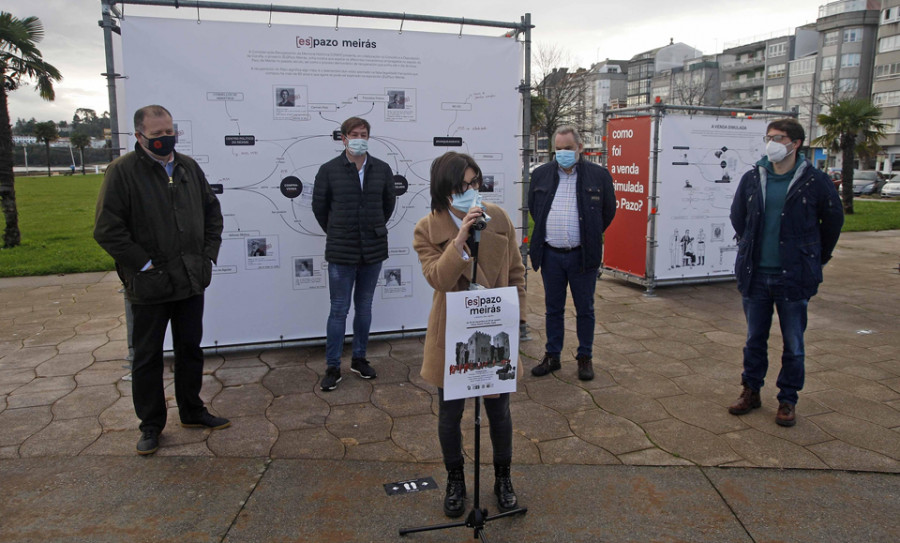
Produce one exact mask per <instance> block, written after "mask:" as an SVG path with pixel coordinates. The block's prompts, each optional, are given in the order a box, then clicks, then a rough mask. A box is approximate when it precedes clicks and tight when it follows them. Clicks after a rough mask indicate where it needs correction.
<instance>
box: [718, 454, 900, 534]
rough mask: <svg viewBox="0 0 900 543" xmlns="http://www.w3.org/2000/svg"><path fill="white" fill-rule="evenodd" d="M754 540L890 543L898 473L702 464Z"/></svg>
mask: <svg viewBox="0 0 900 543" xmlns="http://www.w3.org/2000/svg"><path fill="white" fill-rule="evenodd" d="M703 471H704V473H705V474H706V475H707V477H709V480H710V481H711V482H712V484H713V485H715V487H716V488H717V489H718V491H719V492H720V493H721V495H722V498H723V499H724V500H725V501H726V502H728V504H729V506H730V507H731V509H732V510H733V511H734V513H735V515H737V517H738V518H740V519H741V523H742V524H743V526H744V527H745V528H746V529H747V531H748V532H749V533H750V535H751V536H752V537H753V540H754V541H795V542H798V543H801V542H809V543H820V542H824V541H866V542H873V543H874V542H884V543H889V542H895V541H897V537H898V534H900V476H881V475H877V474H870V473H848V472H841V471H804V470H744V469H714V468H704V470H703Z"/></svg>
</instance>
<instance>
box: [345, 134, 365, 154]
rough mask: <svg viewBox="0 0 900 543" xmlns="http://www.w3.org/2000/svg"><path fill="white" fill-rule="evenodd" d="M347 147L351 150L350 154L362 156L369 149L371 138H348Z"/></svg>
mask: <svg viewBox="0 0 900 543" xmlns="http://www.w3.org/2000/svg"><path fill="white" fill-rule="evenodd" d="M347 149H349V150H350V154H351V155H353V156H362V155H364V154H366V152H367V151H368V150H369V140H364V139H362V138H360V139H354V140H347Z"/></svg>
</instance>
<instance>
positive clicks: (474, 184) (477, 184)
mask: <svg viewBox="0 0 900 543" xmlns="http://www.w3.org/2000/svg"><path fill="white" fill-rule="evenodd" d="M462 187H463V192H465V191H467V190H469V189H475V190H478V189H479V188H481V176H478V175H476V176H475V177H473V178H472V180H471V181H466V180H465V179H463V183H462Z"/></svg>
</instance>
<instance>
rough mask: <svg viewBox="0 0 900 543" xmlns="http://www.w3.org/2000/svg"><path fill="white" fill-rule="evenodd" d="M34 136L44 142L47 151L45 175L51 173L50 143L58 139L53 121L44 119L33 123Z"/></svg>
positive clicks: (57, 132)
mask: <svg viewBox="0 0 900 543" xmlns="http://www.w3.org/2000/svg"><path fill="white" fill-rule="evenodd" d="M34 137H36V138H37V140H38V141H39V142H41V143H43V144H44V148H45V149H46V151H47V177H50V176H51V175H52V172H51V171H50V143H51V142H54V141H56V140H58V139H59V129H58V128H57V127H56V123H55V122H53V121H44V122H42V123H37V124H36V125H34Z"/></svg>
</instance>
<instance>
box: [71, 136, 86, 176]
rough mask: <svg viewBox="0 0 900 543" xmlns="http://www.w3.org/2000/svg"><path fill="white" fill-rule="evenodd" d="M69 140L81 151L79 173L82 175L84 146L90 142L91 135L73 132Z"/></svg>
mask: <svg viewBox="0 0 900 543" xmlns="http://www.w3.org/2000/svg"><path fill="white" fill-rule="evenodd" d="M69 141H70V142H72V145H74V146H75V148H76V149H78V152H79V153H81V175H84V148H85V147H87V146H88V145H90V144H91V137H90V136H88V135H87V134H84V133H82V132H75V133H74V134H72V137H71V138H69Z"/></svg>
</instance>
